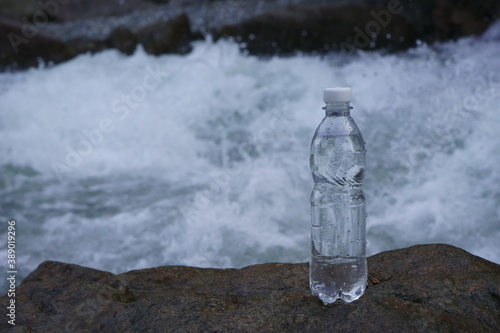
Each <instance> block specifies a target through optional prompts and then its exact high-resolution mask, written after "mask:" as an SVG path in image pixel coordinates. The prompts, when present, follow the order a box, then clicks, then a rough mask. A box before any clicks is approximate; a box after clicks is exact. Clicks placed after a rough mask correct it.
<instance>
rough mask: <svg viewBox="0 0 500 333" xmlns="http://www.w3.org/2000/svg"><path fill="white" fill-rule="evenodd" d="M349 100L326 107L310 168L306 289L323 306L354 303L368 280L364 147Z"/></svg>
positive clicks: (317, 131)
mask: <svg viewBox="0 0 500 333" xmlns="http://www.w3.org/2000/svg"><path fill="white" fill-rule="evenodd" d="M350 109H351V107H350V103H349V102H332V103H327V105H326V106H325V107H324V110H325V111H326V116H325V118H324V119H323V121H322V122H321V124H320V125H319V126H318V128H317V129H316V132H315V134H314V137H313V140H312V143H311V155H310V165H311V172H312V176H313V180H314V189H313V191H312V194H311V223H312V228H311V243H312V259H311V262H310V280H309V281H310V288H311V291H312V293H313V294H314V295H316V296H318V297H319V298H320V299H321V300H322V301H323V302H324V303H325V304H329V303H333V302H335V301H336V300H338V299H341V300H343V301H344V302H346V303H349V302H352V301H354V300H356V299H358V298H359V297H361V295H363V294H364V292H365V289H366V282H367V264H366V203H365V195H364V193H363V190H362V185H363V180H364V177H365V165H366V149H365V142H364V140H363V137H362V135H361V132H360V130H359V128H358V126H357V125H356V123H355V122H354V120H353V119H352V118H351V116H350Z"/></svg>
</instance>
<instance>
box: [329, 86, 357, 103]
mask: <svg viewBox="0 0 500 333" xmlns="http://www.w3.org/2000/svg"><path fill="white" fill-rule="evenodd" d="M351 99H352V89H351V88H349V87H336V88H326V89H325V90H324V91H323V100H324V101H325V103H335V102H350V101H351Z"/></svg>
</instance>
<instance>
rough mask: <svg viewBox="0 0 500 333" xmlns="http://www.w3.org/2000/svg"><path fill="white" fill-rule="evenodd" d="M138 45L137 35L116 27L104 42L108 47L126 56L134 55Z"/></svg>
mask: <svg viewBox="0 0 500 333" xmlns="http://www.w3.org/2000/svg"><path fill="white" fill-rule="evenodd" d="M138 43H139V38H137V35H136V34H134V33H133V32H132V31H130V30H129V29H127V28H125V27H118V28H116V29H115V30H113V32H112V33H111V36H110V37H109V38H108V39H107V41H106V44H107V45H108V46H109V47H111V48H115V49H117V50H119V51H121V52H123V53H125V54H127V55H131V54H133V53H134V51H135V49H136V47H137V44H138Z"/></svg>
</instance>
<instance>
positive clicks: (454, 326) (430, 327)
mask: <svg viewBox="0 0 500 333" xmlns="http://www.w3.org/2000/svg"><path fill="white" fill-rule="evenodd" d="M368 267H369V286H368V288H367V290H366V294H365V295H364V296H363V297H361V298H360V299H359V300H358V301H355V302H353V303H350V304H337V303H336V304H333V305H330V306H325V305H323V303H322V302H321V301H320V300H319V299H317V298H316V297H313V296H312V295H311V294H310V292H309V288H308V267H307V264H276V263H274V264H261V265H255V266H249V267H245V268H242V269H202V268H194V267H181V266H170V267H168V266H167V267H158V268H151V269H144V270H136V271H131V272H128V273H123V274H119V275H114V274H111V273H107V272H103V271H98V270H94V269H90V268H85V267H81V266H77V265H71V264H64V263H59V262H51V261H47V262H44V263H43V264H41V265H40V266H39V267H38V268H37V269H36V270H35V271H34V272H32V273H31V274H30V275H29V276H28V277H27V278H26V279H25V280H24V281H23V283H22V285H21V286H20V287H19V288H18V290H17V292H16V314H17V317H16V326H15V329H16V330H15V331H19V332H96V331H102V332H214V331H220V332H279V331H293V332H327V331H331V332H383V333H388V332H425V333H428V332H498V328H499V327H500V266H499V265H496V264H494V263H491V262H489V261H486V260H484V259H481V258H479V257H476V256H473V255H471V254H469V253H467V252H465V251H463V250H461V249H458V248H456V247H452V246H449V245H420V246H413V247H410V248H406V249H401V250H394V251H388V252H383V253H380V254H377V255H374V256H372V257H370V258H369V259H368ZM7 302H8V299H7V297H5V296H4V297H2V298H1V299H0V304H1V307H2V308H3V309H5V307H6V305H7ZM9 327H11V326H10V325H9V324H7V323H6V322H5V320H2V321H1V323H0V328H1V329H7V328H9ZM11 328H12V327H11ZM2 331H3V330H2ZM5 331H7V330H5Z"/></svg>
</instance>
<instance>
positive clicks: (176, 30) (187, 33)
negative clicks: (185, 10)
mask: <svg viewBox="0 0 500 333" xmlns="http://www.w3.org/2000/svg"><path fill="white" fill-rule="evenodd" d="M137 37H138V40H139V42H140V43H141V44H142V45H143V47H144V50H145V51H146V52H147V53H149V54H154V55H160V54H165V53H179V54H185V53H189V52H190V51H191V46H190V42H191V41H192V40H194V39H196V36H195V34H193V33H192V32H191V26H190V23H189V18H188V17H187V15H186V14H180V15H178V16H176V17H174V18H171V19H169V20H167V21H161V22H157V23H154V24H151V25H148V26H146V27H144V28H142V29H140V30H139V31H138V32H137Z"/></svg>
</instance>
